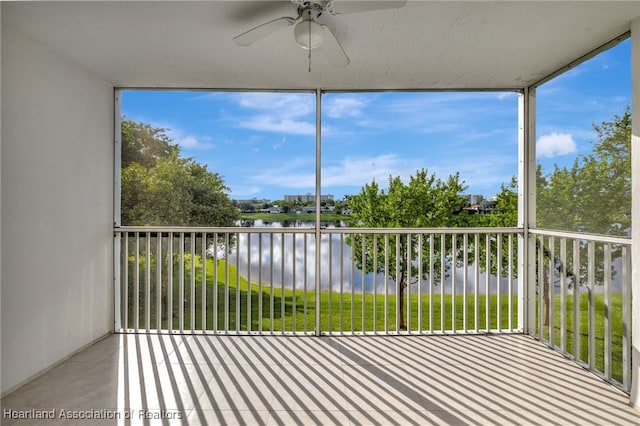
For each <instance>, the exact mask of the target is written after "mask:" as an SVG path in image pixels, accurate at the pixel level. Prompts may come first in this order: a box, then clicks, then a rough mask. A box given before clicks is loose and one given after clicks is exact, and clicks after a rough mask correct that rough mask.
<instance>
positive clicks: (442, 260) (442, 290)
mask: <svg viewBox="0 0 640 426" xmlns="http://www.w3.org/2000/svg"><path fill="white" fill-rule="evenodd" d="M446 245H447V241H446V234H440V331H441V332H442V333H444V331H445V328H446V327H445V320H446V319H445V314H446V308H445V306H446V299H445V297H446V294H445V288H444V287H445V285H446V270H445V266H446V261H445V258H446Z"/></svg>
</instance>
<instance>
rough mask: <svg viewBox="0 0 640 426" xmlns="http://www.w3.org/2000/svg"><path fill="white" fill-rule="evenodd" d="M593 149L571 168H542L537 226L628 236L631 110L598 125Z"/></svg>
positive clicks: (538, 189) (539, 179)
mask: <svg viewBox="0 0 640 426" xmlns="http://www.w3.org/2000/svg"><path fill="white" fill-rule="evenodd" d="M593 128H594V130H595V131H596V134H597V136H598V140H597V142H595V143H594V146H593V150H592V153H591V154H589V155H586V156H580V157H578V158H577V159H576V160H575V162H574V163H573V166H572V167H571V168H566V167H563V168H560V167H558V166H555V167H554V170H553V172H552V173H551V174H550V175H549V176H541V172H540V171H539V173H538V188H537V205H538V209H537V211H538V214H537V221H538V226H539V227H541V228H548V229H560V230H564V231H575V232H588V233H595V234H608V235H627V234H628V232H629V228H630V226H631V113H630V111H629V109H628V108H627V110H626V111H625V112H624V114H622V115H621V116H619V115H614V116H613V120H612V121H603V122H602V123H601V124H599V125H598V124H593Z"/></svg>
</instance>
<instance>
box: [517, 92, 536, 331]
mask: <svg viewBox="0 0 640 426" xmlns="http://www.w3.org/2000/svg"><path fill="white" fill-rule="evenodd" d="M535 110H536V93H535V88H533V87H530V88H525V89H524V90H523V92H522V93H521V94H520V96H519V98H518V132H519V136H518V227H520V228H522V229H523V231H524V236H523V237H522V238H520V239H519V242H518V262H519V263H518V300H519V304H520V306H519V309H518V327H519V328H521V329H522V330H523V331H524V332H525V333H527V334H532V331H533V330H534V329H535V312H536V311H535V306H536V299H535V297H536V288H535V265H534V264H533V263H534V262H533V253H534V251H533V244H532V243H531V242H530V241H529V237H528V232H529V228H533V227H535V226H536V116H535V114H536V112H535Z"/></svg>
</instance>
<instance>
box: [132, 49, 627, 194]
mask: <svg viewBox="0 0 640 426" xmlns="http://www.w3.org/2000/svg"><path fill="white" fill-rule="evenodd" d="M537 102H538V104H537V114H538V121H537V150H538V155H537V157H538V162H539V164H541V165H542V166H543V169H544V170H545V171H550V170H552V168H553V165H554V164H558V165H559V166H561V167H562V166H570V165H571V164H572V163H573V161H574V159H575V158H576V156H578V155H585V154H588V153H589V152H590V151H591V148H592V143H593V142H595V141H596V135H595V133H594V132H593V129H592V124H593V123H594V122H595V123H600V122H602V121H603V120H610V119H611V118H612V117H613V115H614V114H618V115H619V114H622V113H623V112H624V110H625V108H626V107H627V106H630V105H631V67H630V41H629V40H627V41H625V42H623V43H621V44H619V45H618V46H616V47H614V48H613V49H610V50H608V51H606V52H603V53H601V54H600V55H598V56H596V57H594V58H592V59H591V60H589V61H587V62H585V63H583V64H582V65H580V66H579V67H576V68H574V69H573V70H571V71H569V72H567V73H565V74H563V75H562V76H560V77H558V78H557V79H554V80H552V81H551V82H549V83H546V84H545V85H543V86H542V87H540V88H539V90H538V96H537ZM322 106H323V110H322V140H323V143H322V173H321V176H322V193H323V194H333V195H334V196H335V197H336V199H340V198H342V197H343V196H344V195H346V194H356V193H358V192H359V191H360V188H361V187H362V186H363V185H364V184H365V183H368V182H371V181H372V179H375V180H376V181H377V182H379V183H380V184H383V185H384V184H385V183H386V181H387V179H388V177H389V176H390V175H391V176H401V177H402V178H403V179H407V178H408V177H409V176H410V175H411V174H414V173H415V171H416V170H418V169H421V168H426V169H427V170H428V171H429V172H430V173H434V174H435V175H436V176H437V177H439V178H441V179H446V178H447V177H448V176H449V175H451V174H454V173H456V172H459V173H460V176H461V178H462V180H464V182H465V185H466V186H467V187H468V188H467V191H466V192H467V193H469V194H482V195H484V196H486V197H488V196H490V195H492V194H495V193H497V192H499V190H500V186H501V184H503V183H505V184H506V183H508V182H509V180H510V179H511V176H514V175H516V174H517V163H518V158H517V137H518V133H517V125H518V123H517V95H516V94H515V93H513V92H358V93H343V92H342V93H326V94H324V95H323V97H322ZM122 114H123V115H124V116H126V117H127V118H130V119H133V120H136V121H140V122H144V123H148V124H151V125H152V126H155V127H162V128H165V129H168V131H167V134H168V135H169V136H170V137H171V138H172V139H173V141H174V142H175V143H177V144H179V145H180V148H181V152H182V154H183V156H187V157H193V158H194V159H195V160H196V161H198V162H200V163H203V164H206V165H207V166H208V169H209V170H210V171H213V172H217V173H219V174H220V175H221V176H222V177H223V178H224V180H225V183H226V184H227V186H229V188H230V190H231V192H230V196H231V197H232V198H234V199H247V198H253V197H256V198H267V199H271V200H278V199H282V198H283V196H284V195H285V194H305V193H314V192H315V118H316V113H315V96H314V94H313V93H300V92H296V93H283V92H279V93H266V92H257V93H256V92H252V93H247V92H204V91H146V90H145V91H134V90H127V91H125V92H124V94H123V102H122Z"/></svg>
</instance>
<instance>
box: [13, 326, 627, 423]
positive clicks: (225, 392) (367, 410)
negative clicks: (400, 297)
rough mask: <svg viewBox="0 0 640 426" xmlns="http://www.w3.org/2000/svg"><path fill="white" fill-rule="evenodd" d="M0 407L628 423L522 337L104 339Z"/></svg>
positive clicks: (186, 415)
mask: <svg viewBox="0 0 640 426" xmlns="http://www.w3.org/2000/svg"><path fill="white" fill-rule="evenodd" d="M1 404H2V412H3V418H2V421H1V423H2V424H3V425H12V424H43V425H56V424H193V425H198V424H203V425H204V424H207V425H213V424H224V425H235V424H247V425H260V424H266V425H293V424H296V425H309V424H331V425H350V424H352V425H373V424H376V425H396V424H416V425H427V424H443V425H444V424H446V425H478V424H487V425H496V424H518V425H639V424H640V411H639V410H635V409H633V408H631V407H629V405H628V397H627V395H625V394H624V393H622V392H620V391H618V390H617V389H615V388H614V387H612V386H610V385H608V384H606V383H605V382H603V381H602V380H600V379H599V378H597V377H595V376H594V375H592V374H590V373H588V372H587V371H585V370H583V369H582V368H580V367H578V366H576V365H575V364H574V363H572V362H570V361H569V360H567V359H565V358H563V357H562V356H560V355H558V354H556V353H554V352H552V351H551V350H549V349H548V348H546V347H545V346H543V345H542V344H540V343H539V342H537V341H535V340H533V339H531V338H529V337H527V336H524V335H495V336H409V337H322V338H313V337H273V336H260V337H249V336H248V337H238V336H234V337H231V336H202V335H198V336H179V335H173V336H169V335H112V336H109V337H107V338H105V339H103V340H101V341H100V342H98V343H96V344H94V345H92V346H91V347H89V348H88V349H86V350H84V351H82V352H80V353H79V354H77V355H75V356H74V357H72V358H70V359H69V360H67V361H65V362H64V363H62V364H60V365H59V366H57V367H55V368H54V369H52V370H50V371H49V372H47V373H46V374H44V375H42V376H40V377H39V378H37V379H35V380H33V381H31V382H29V383H28V384H26V385H25V386H23V387H22V388H20V389H18V390H17V391H15V392H13V393H12V394H9V395H8V396H6V397H5V398H3V399H2V401H1ZM51 410H53V411H51ZM19 416H30V417H32V418H31V419H27V420H19V419H15V418H11V417H19ZM36 416H51V417H53V418H52V419H44V420H37V419H33V417H36ZM63 416H65V417H67V418H61V417H63ZM74 416H75V417H84V418H79V419H70V418H68V417H74ZM87 416H93V417H94V418H95V417H98V418H99V419H98V420H96V419H91V420H87Z"/></svg>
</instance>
